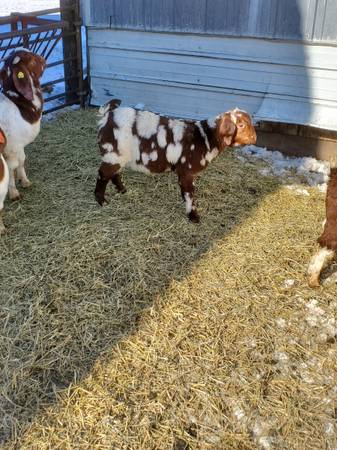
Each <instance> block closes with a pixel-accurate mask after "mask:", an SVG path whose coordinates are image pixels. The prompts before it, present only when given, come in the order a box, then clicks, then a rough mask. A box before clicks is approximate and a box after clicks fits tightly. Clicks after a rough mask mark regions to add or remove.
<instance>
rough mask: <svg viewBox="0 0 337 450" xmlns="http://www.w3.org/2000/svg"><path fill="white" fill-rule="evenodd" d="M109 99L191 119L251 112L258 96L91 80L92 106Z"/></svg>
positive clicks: (254, 109) (161, 85)
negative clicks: (233, 111) (231, 111)
mask: <svg viewBox="0 0 337 450" xmlns="http://www.w3.org/2000/svg"><path fill="white" fill-rule="evenodd" d="M113 97H115V98H120V99H122V100H123V104H124V105H131V106H134V105H136V104H137V103H139V102H141V103H143V104H144V105H145V107H146V108H147V109H149V110H151V111H155V112H158V113H161V114H166V115H169V116H174V117H183V118H194V119H196V118H197V119H202V118H208V117H213V116H215V115H217V114H219V113H221V112H223V111H225V110H229V109H232V108H235V107H236V106H238V105H240V107H241V108H244V109H245V110H247V111H251V112H252V113H253V112H254V111H257V110H258V108H259V106H260V104H261V98H260V97H258V96H253V95H249V93H248V94H247V93H242V94H241V95H238V94H235V95H234V94H232V93H230V92H224V91H223V90H220V89H218V90H217V89H213V90H200V89H194V88H191V89H186V88H184V87H183V86H167V85H166V84H158V85H157V84H152V83H137V82H135V83H130V82H128V81H124V80H105V79H101V78H96V77H93V79H92V104H93V105H97V106H98V105H101V104H103V103H105V102H107V101H108V100H109V99H111V98H113Z"/></svg>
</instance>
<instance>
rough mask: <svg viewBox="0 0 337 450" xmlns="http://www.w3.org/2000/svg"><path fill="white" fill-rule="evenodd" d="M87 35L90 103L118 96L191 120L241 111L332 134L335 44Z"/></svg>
mask: <svg viewBox="0 0 337 450" xmlns="http://www.w3.org/2000/svg"><path fill="white" fill-rule="evenodd" d="M88 37H89V42H88V44H89V53H90V69H91V86H92V91H93V96H92V103H93V104H94V105H100V104H102V103H104V102H105V101H107V100H108V99H109V98H112V97H116V98H120V99H122V100H123V102H124V103H125V104H129V105H134V104H136V103H139V102H141V103H144V104H145V105H146V107H147V108H149V109H151V110H153V111H158V112H160V113H163V114H168V115H173V116H178V117H192V118H201V117H207V116H210V115H214V114H216V113H219V112H222V111H224V110H226V109H229V108H232V107H235V106H239V107H241V108H244V109H247V110H248V111H250V112H251V113H252V114H253V115H254V117H255V118H256V119H261V118H263V119H268V120H275V121H281V122H289V123H299V124H310V125H315V126H318V127H321V128H327V129H334V130H337V47H336V46H333V45H310V44H301V43H298V42H290V41H288V42H285V41H271V40H269V41H268V40H263V39H254V38H229V37H209V36H201V35H189V34H173V33H170V34H165V33H151V32H144V31H143V32H139V31H122V30H109V29H97V28H89V29H88Z"/></svg>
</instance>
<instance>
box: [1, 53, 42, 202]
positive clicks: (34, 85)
mask: <svg viewBox="0 0 337 450" xmlns="http://www.w3.org/2000/svg"><path fill="white" fill-rule="evenodd" d="M45 65H46V63H45V60H44V58H42V56H39V55H36V54H34V53H32V52H30V51H29V50H27V49H25V48H19V49H16V50H15V51H14V52H13V53H12V54H11V55H10V56H8V58H6V60H5V62H4V66H3V68H2V70H1V71H0V83H1V85H2V93H0V127H1V129H2V130H3V133H4V134H5V136H6V139H7V143H6V146H5V148H4V151H3V154H4V157H5V159H6V162H7V165H8V169H9V197H10V199H11V200H16V199H19V198H20V193H19V191H18V190H17V188H16V183H15V176H16V177H17V179H18V181H21V184H22V186H23V187H29V186H30V185H31V182H30V181H29V180H28V178H27V175H26V171H25V159H26V155H25V146H26V145H28V144H30V143H31V142H33V141H34V140H35V138H36V137H37V135H38V134H39V131H40V122H41V115H42V108H43V97H42V91H41V86H40V78H41V76H42V74H43V71H44V69H45Z"/></svg>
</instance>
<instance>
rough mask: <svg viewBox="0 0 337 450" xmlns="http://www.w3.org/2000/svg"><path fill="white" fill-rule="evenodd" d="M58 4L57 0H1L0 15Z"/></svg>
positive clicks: (49, 7) (54, 6)
mask: <svg viewBox="0 0 337 450" xmlns="http://www.w3.org/2000/svg"><path fill="white" fill-rule="evenodd" d="M59 6H60V2H59V0H29V1H27V0H1V3H0V16H9V15H10V13H11V12H22V13H27V12H31V11H40V10H43V9H52V8H58V7H59Z"/></svg>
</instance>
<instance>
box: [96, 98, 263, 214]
mask: <svg viewBox="0 0 337 450" xmlns="http://www.w3.org/2000/svg"><path fill="white" fill-rule="evenodd" d="M119 105H120V101H119V100H112V101H110V102H109V103H107V104H106V105H105V106H103V107H102V108H101V109H100V114H101V120H100V122H99V126H100V130H99V138H98V139H99V146H100V150H101V155H102V163H101V166H100V169H99V172H98V177H97V183H96V189H95V196H96V200H97V201H98V203H99V204H100V205H103V203H104V202H105V189H106V186H107V184H108V182H109V181H111V182H112V183H113V184H114V185H115V186H116V188H117V190H118V191H120V192H125V190H126V189H125V187H124V185H123V183H122V180H121V178H120V171H121V170H122V169H123V168H124V167H130V168H131V169H133V170H138V171H141V172H145V173H149V174H150V173H162V172H166V171H174V172H176V174H177V175H178V181H179V184H180V189H181V195H182V198H183V200H184V201H185V205H186V212H187V214H188V217H189V219H190V220H191V221H192V222H199V215H198V212H197V209H196V206H195V202H194V190H195V189H194V180H195V178H196V176H197V175H198V174H199V173H200V172H202V171H203V170H204V169H205V168H206V167H207V166H208V164H209V163H210V162H211V161H212V160H213V159H215V158H216V157H217V156H218V155H219V154H220V153H222V152H223V151H224V149H225V148H226V147H236V146H240V145H246V144H255V143H256V132H255V129H254V126H253V124H252V121H251V118H250V116H249V114H248V113H247V112H245V111H241V110H239V109H234V110H232V111H227V112H225V113H223V114H221V115H219V116H218V117H215V118H214V119H210V120H202V121H192V120H177V119H170V118H168V117H164V116H159V115H158V114H154V113H152V112H149V111H139V110H136V109H133V108H123V107H120V106H119Z"/></svg>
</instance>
